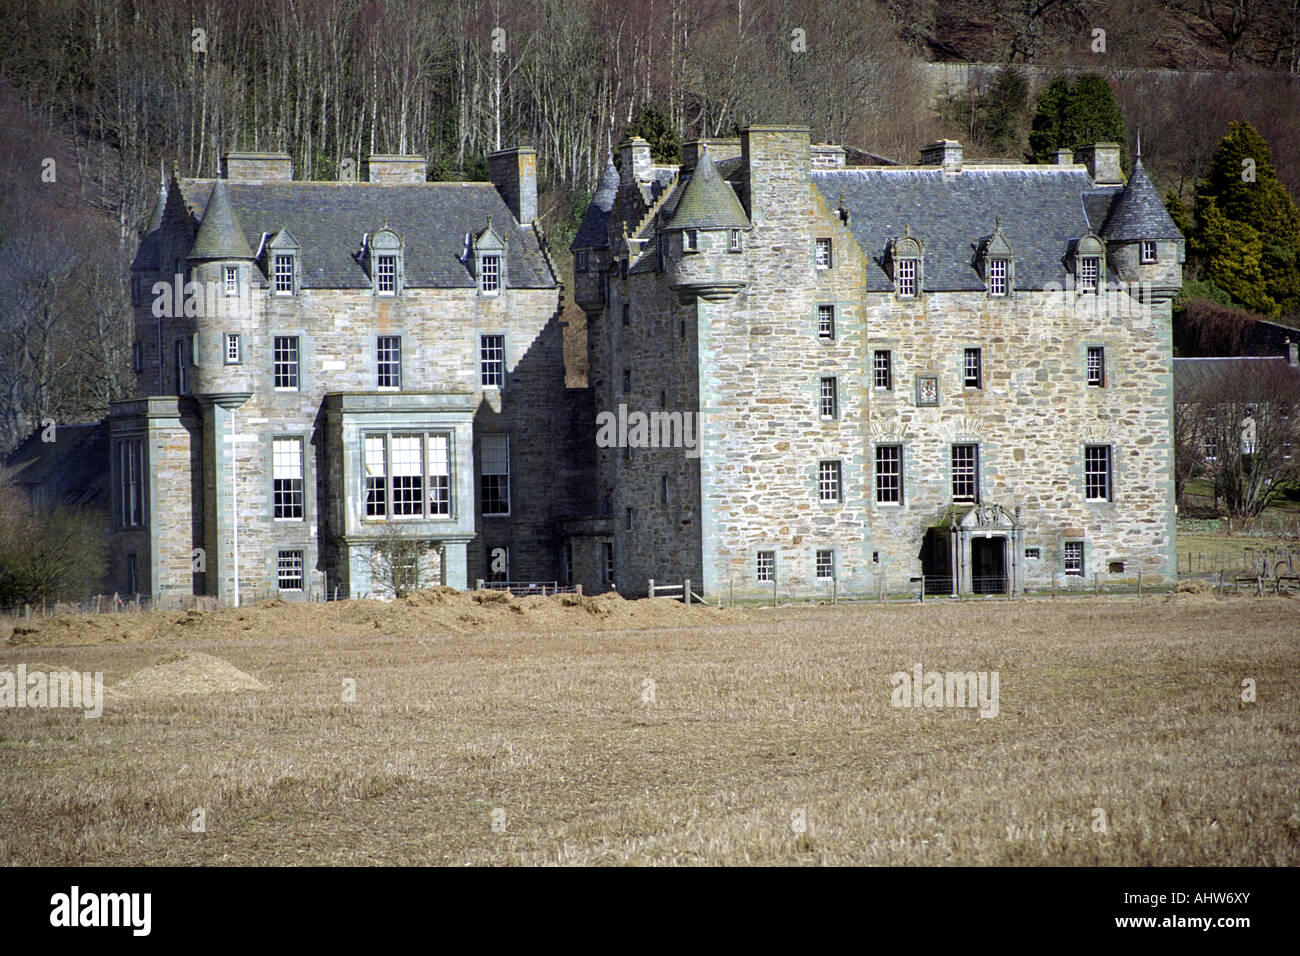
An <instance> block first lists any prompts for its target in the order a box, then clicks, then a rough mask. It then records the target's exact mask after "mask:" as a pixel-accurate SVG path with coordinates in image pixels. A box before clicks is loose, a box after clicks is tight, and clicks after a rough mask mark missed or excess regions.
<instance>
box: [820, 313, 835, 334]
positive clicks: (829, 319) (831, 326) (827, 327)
mask: <svg viewBox="0 0 1300 956" xmlns="http://www.w3.org/2000/svg"><path fill="white" fill-rule="evenodd" d="M817 336H818V338H823V339H833V338H835V306H833V305H819V306H817Z"/></svg>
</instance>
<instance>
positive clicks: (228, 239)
mask: <svg viewBox="0 0 1300 956" xmlns="http://www.w3.org/2000/svg"><path fill="white" fill-rule="evenodd" d="M189 257H190V258H191V259H251V258H253V250H252V249H250V248H249V247H248V240H247V239H245V238H244V230H243V229H241V228H240V226H239V220H238V219H237V218H236V217H235V210H234V208H233V207H232V206H231V205H230V197H229V196H227V195H226V183H225V180H222V179H218V180H217V181H216V182H215V183H214V184H213V186H212V197H211V198H210V199H209V200H208V206H207V208H206V209H204V210H203V221H202V223H200V225H199V234H198V235H197V236H195V237H194V247H193V248H192V249H190V256H189Z"/></svg>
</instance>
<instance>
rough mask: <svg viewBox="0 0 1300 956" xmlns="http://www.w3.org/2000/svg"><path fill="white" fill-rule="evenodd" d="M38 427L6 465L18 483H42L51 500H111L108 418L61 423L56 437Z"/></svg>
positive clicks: (97, 503)
mask: <svg viewBox="0 0 1300 956" xmlns="http://www.w3.org/2000/svg"><path fill="white" fill-rule="evenodd" d="M42 431H43V429H39V428H38V429H37V430H36V431H34V432H32V433H31V434H30V435H28V436H27V438H26V439H25V440H24V441H23V443H22V444H20V445H19V446H18V447H17V448H15V449H14V450H13V451H12V452H10V453H9V455H8V457H6V458H5V461H4V464H5V468H6V469H7V470H8V471H9V475H10V477H11V478H12V479H13V480H14V482H15V483H16V484H19V485H22V486H23V487H26V488H34V487H40V488H43V489H44V490H45V492H46V501H47V503H48V504H51V505H53V504H58V503H60V502H61V503H63V504H87V505H95V506H106V505H107V504H108V465H109V457H108V422H106V421H104V422H91V423H89V424H82V425H59V426H58V427H57V428H56V429H55V432H54V438H55V440H54V441H52V442H47V441H43V440H42V437H41V433H42Z"/></svg>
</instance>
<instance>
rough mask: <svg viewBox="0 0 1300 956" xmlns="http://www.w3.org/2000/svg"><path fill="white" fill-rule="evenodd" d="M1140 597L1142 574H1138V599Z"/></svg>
mask: <svg viewBox="0 0 1300 956" xmlns="http://www.w3.org/2000/svg"><path fill="white" fill-rule="evenodd" d="M1141 596H1142V572H1141V571H1139V572H1138V597H1141Z"/></svg>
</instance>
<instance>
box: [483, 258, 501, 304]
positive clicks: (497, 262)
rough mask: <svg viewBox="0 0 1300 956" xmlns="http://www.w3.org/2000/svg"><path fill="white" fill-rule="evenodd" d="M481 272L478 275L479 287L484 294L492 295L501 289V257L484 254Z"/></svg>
mask: <svg viewBox="0 0 1300 956" xmlns="http://www.w3.org/2000/svg"><path fill="white" fill-rule="evenodd" d="M482 263H483V264H482V266H481V267H480V268H481V269H482V273H481V274H480V276H479V288H480V289H482V290H483V292H484V293H485V294H488V295H492V294H495V293H497V292H500V291H501V257H500V256H484V257H483V259H482Z"/></svg>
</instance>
